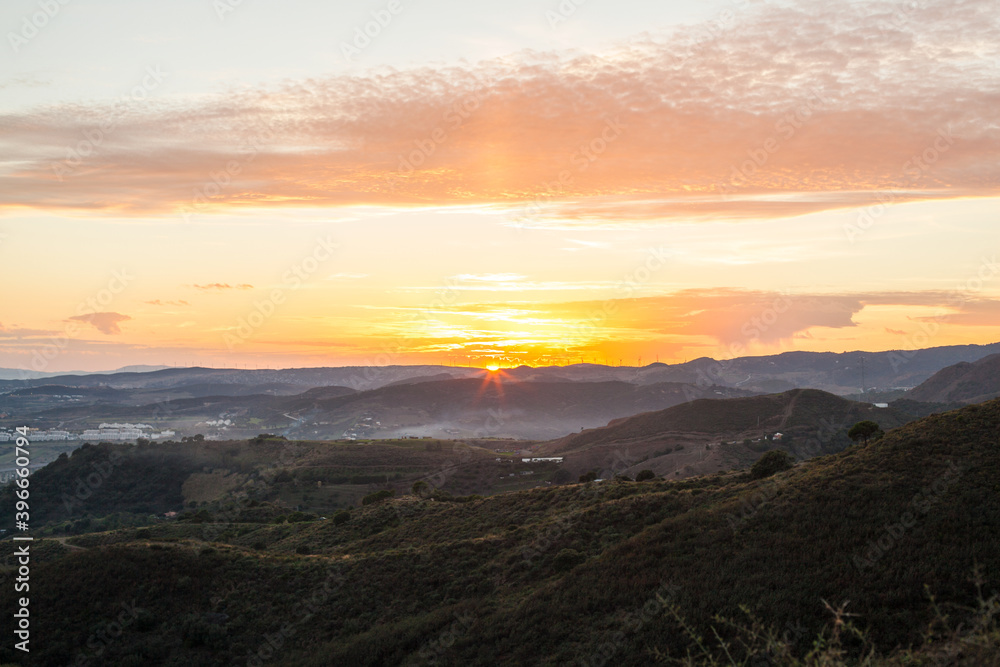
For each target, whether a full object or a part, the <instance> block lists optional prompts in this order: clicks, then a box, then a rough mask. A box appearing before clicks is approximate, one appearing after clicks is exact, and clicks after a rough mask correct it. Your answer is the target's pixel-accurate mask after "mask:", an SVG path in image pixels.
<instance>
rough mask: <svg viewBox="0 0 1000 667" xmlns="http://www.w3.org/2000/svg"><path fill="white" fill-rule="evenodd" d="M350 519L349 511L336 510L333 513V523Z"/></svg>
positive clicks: (336, 524) (338, 523)
mask: <svg viewBox="0 0 1000 667" xmlns="http://www.w3.org/2000/svg"><path fill="white" fill-rule="evenodd" d="M350 520H351V513H350V512H349V511H347V510H343V511H341V512H337V513H336V514H334V515H333V525H335V526H339V525H341V524H344V523H347V522H348V521H350Z"/></svg>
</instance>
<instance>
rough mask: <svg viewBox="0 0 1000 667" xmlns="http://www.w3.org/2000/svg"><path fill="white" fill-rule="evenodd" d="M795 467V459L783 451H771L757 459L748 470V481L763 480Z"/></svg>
mask: <svg viewBox="0 0 1000 667" xmlns="http://www.w3.org/2000/svg"><path fill="white" fill-rule="evenodd" d="M794 465H795V459H794V458H793V457H792V455H791V454H789V453H788V452H786V451H785V450H783V449H772V450H771V451H769V452H767V453H766V454H764V456H762V457H760V458H759V459H757V462H756V463H754V464H753V467H751V468H750V479H764V478H765V477H770V476H771V475H774V474H775V473H779V472H782V471H783V470H788V469H790V468H791V467H792V466H794Z"/></svg>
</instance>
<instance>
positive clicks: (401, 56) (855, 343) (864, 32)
mask: <svg viewBox="0 0 1000 667" xmlns="http://www.w3.org/2000/svg"><path fill="white" fill-rule="evenodd" d="M302 4H303V7H302V8H300V10H299V11H293V10H291V9H279V8H275V7H255V6H252V5H251V4H240V5H239V6H234V7H232V11H225V12H222V14H221V15H217V12H216V11H215V10H213V9H212V3H204V2H201V3H199V2H197V1H196V0H179V2H178V3H176V4H175V5H173V6H172V8H171V9H170V10H169V11H167V10H164V9H158V10H156V11H155V12H153V13H151V14H148V15H147V14H144V13H143V12H147V10H148V11H149V12H151V11H152V10H149V8H135V7H131V6H129V7H121V6H119V5H118V4H112V3H111V2H109V1H104V2H94V3H90V4H89V5H88V6H87V7H86V8H84V7H83V6H76V5H66V6H62V5H60V9H59V13H58V15H57V16H54V17H52V19H51V21H50V22H49V23H48V24H47V25H46V26H45V27H43V28H40V29H38V30H37V34H35V35H34V36H32V37H30V38H28V37H25V36H22V35H21V32H19V31H21V30H22V26H23V23H22V19H23V18H24V17H25V16H27V17H29V19H28V20H29V21H30V20H31V19H30V17H31V15H32V13H33V12H35V11H37V6H36V5H35V4H33V3H31V2H21V1H20V0H18V1H17V2H12V3H9V4H8V5H5V6H4V7H3V8H2V9H0V25H5V26H7V27H8V29H9V30H10V31H11V34H14V35H15V38H13V39H12V38H10V37H9V36H8V40H7V41H8V47H9V48H7V50H6V51H5V52H4V55H3V56H2V57H3V58H6V59H7V60H6V62H5V63H4V64H5V67H6V70H5V71H6V72H9V74H5V75H4V78H0V89H2V90H4V91H5V92H7V91H9V92H10V93H13V94H12V95H11V96H10V97H7V98H6V99H4V100H2V101H0V104H2V107H3V113H4V117H5V120H6V121H7V122H5V123H3V124H2V125H0V145H2V146H3V152H2V153H0V261H3V265H4V267H5V269H6V273H7V275H8V277H9V280H10V279H14V278H15V277H16V280H15V284H16V286H17V287H16V289H15V288H14V287H9V288H8V290H7V294H6V295H5V301H4V308H3V310H2V312H0V367H10V368H26V369H31V370H45V371H69V370H108V369H111V368H117V367H121V366H127V365H137V364H152V365H220V366H224V365H231V366H249V367H253V366H255V365H256V366H270V367H303V366H337V365H384V364H386V363H393V364H399V363H407V364H416V363H440V364H449V363H451V364H463V365H473V366H478V367H483V368H492V367H494V366H495V367H496V368H497V369H502V368H506V367H511V366H517V365H520V364H528V365H548V364H556V365H558V364H564V363H578V362H580V361H587V362H596V363H605V362H606V363H609V364H610V365H617V363H615V362H618V363H624V364H625V365H630V363H631V364H635V363H637V362H638V360H639V359H640V358H642V359H643V361H644V362H645V363H649V362H650V361H652V360H654V359H657V358H659V359H660V360H661V361H664V362H667V363H674V362H679V361H684V360H687V359H693V358H697V357H701V356H710V357H715V358H732V357H733V356H741V355H760V354H771V353H776V352H781V351H787V350H808V351H835V352H841V351H848V350H860V349H865V350H872V351H875V350H888V349H914V348H917V347H934V346H942V345H956V344H973V343H974V344H986V343H992V342H997V341H998V340H1000V333H998V332H1000V328H998V327H1000V265H998V263H997V257H996V250H997V245H998V243H997V239H998V236H997V233H996V222H995V218H996V211H998V210H1000V206H998V205H1000V160H998V157H1000V119H998V112H997V108H998V107H997V105H996V99H997V95H998V92H1000V77H998V75H997V72H998V71H1000V70H998V69H997V64H998V63H1000V44H998V43H997V41H996V40H995V39H994V36H995V35H996V34H997V33H998V32H1000V16H997V13H996V12H995V8H994V7H993V6H992V5H991V3H989V2H987V1H986V0H970V1H969V2H965V3H961V4H960V5H954V4H953V3H944V2H931V3H925V4H921V5H920V6H915V5H913V4H912V3H909V2H892V1H883V0H877V1H876V0H872V1H868V0H866V1H863V2H862V1H859V2H851V3H847V4H845V5H844V6H843V7H837V8H831V7H828V6H826V5H824V4H823V3H820V2H818V0H797V1H794V2H763V1H760V2H755V1H752V0H718V1H716V0H713V1H712V2H706V3H704V4H703V5H699V6H698V7H697V8H681V7H680V6H671V5H670V3H666V4H663V5H661V6H656V7H653V6H648V7H647V6H646V5H645V4H644V3H634V4H633V5H632V6H626V7H616V8H610V7H600V6H598V5H597V4H585V5H583V6H581V7H579V8H578V9H577V10H576V11H574V12H573V13H572V14H571V15H567V16H563V15H561V14H560V13H559V10H558V7H560V5H559V3H551V4H552V6H551V7H541V8H540V7H539V5H538V4H537V3H529V2H521V1H520V0H517V1H516V2H513V3H511V4H510V5H508V6H507V7H506V8H505V10H504V11H499V10H486V9H484V10H482V11H484V12H487V14H488V15H489V21H488V22H481V17H480V18H477V17H479V15H478V14H476V13H475V12H472V13H469V12H468V11H466V10H463V7H464V6H462V5H460V4H459V3H454V2H450V1H448V0H437V2H435V3H432V4H430V5H427V4H422V5H420V6H419V7H418V6H414V7H409V5H408V3H407V2H405V0H401V5H400V7H401V8H402V9H401V10H400V11H399V12H398V13H396V14H392V18H391V20H389V22H388V23H387V24H386V25H385V26H382V27H380V28H378V30H377V32H378V35H376V36H374V37H371V38H370V40H369V42H370V43H368V44H365V45H364V46H363V47H359V46H357V45H353V42H352V39H354V36H355V35H356V34H357V33H356V30H355V29H356V28H359V29H361V30H362V31H363V30H364V29H366V26H367V25H368V23H369V22H370V21H372V20H373V19H372V17H371V16H369V14H370V12H369V11H367V10H364V11H362V10H359V9H358V8H342V7H341V8H330V7H327V6H326V5H322V3H316V2H313V1H312V0H303V3H302ZM321 5H322V6H321ZM626 5H628V3H626ZM371 11H378V8H375V7H373V8H372V10H371ZM552 12H556V13H555V14H554V15H553V14H552ZM147 13H148V12H147ZM380 16H381V15H380ZM383 18H384V17H383ZM324 21H326V22H327V23H325V24H324V23H323V22H324ZM272 25H278V26H281V27H282V28H284V30H280V31H278V32H280V33H281V34H280V35H279V36H277V37H275V43H274V44H267V43H265V42H266V41H267V40H266V38H264V37H262V35H266V34H268V30H269V29H270V26H272ZM324 25H327V26H336V28H337V30H336V31H334V32H335V33H336V37H335V38H332V39H331V38H329V34H330V31H324V30H323V26H324ZM80 26H90V28H88V29H89V30H91V31H92V32H90V33H88V32H87V31H84V30H81V29H80ZM28 32H30V31H28ZM372 32H375V29H372ZM286 33H288V34H286ZM292 33H295V34H297V37H298V39H292V38H291V37H290V36H289V35H290V34H292ZM456 35H468V36H469V37H468V38H466V39H462V38H458V37H456ZM91 39H103V40H105V41H106V42H107V43H108V44H112V45H113V49H114V53H115V54H117V57H111V56H109V54H108V53H98V52H97V51H96V50H94V49H88V48H87V46H86V44H87V43H88V40H91ZM324 40H325V41H324ZM361 41H364V40H361ZM359 43H360V42H359ZM345 44H346V45H347V48H345V46H344V45H345ZM352 45H353V46H352ZM352 49H353V50H352ZM354 51H357V53H354ZM123 56H124V57H123ZM348 56H349V57H348ZM92 71H100V72H102V73H103V74H104V76H103V77H99V76H95V75H93V74H91V72H92Z"/></svg>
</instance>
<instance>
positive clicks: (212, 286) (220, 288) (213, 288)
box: [191, 283, 253, 292]
mask: <svg viewBox="0 0 1000 667" xmlns="http://www.w3.org/2000/svg"><path fill="white" fill-rule="evenodd" d="M191 287H194V288H195V289H197V290H201V291H203V292H224V291H226V290H234V289H235V290H247V289H253V285H250V284H247V283H242V284H239V285H230V284H229V283H209V284H207V285H192V286H191Z"/></svg>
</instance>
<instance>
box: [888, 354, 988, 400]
mask: <svg viewBox="0 0 1000 667" xmlns="http://www.w3.org/2000/svg"><path fill="white" fill-rule="evenodd" d="M997 396H1000V354H991V355H990V356H988V357H984V358H982V359H979V360H978V361H974V362H972V363H967V362H961V363H958V364H955V365H954V366H948V367H947V368H944V369H942V370H940V371H938V372H937V373H935V374H934V375H933V376H931V377H930V378H928V379H927V380H925V381H924V382H922V383H921V384H920V385H919V386H917V387H916V388H914V389H913V390H912V391H910V392H907V394H906V397H907V398H908V399H910V400H913V401H922V402H925V403H981V402H982V401H986V400H989V399H991V398H996V397H997Z"/></svg>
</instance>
